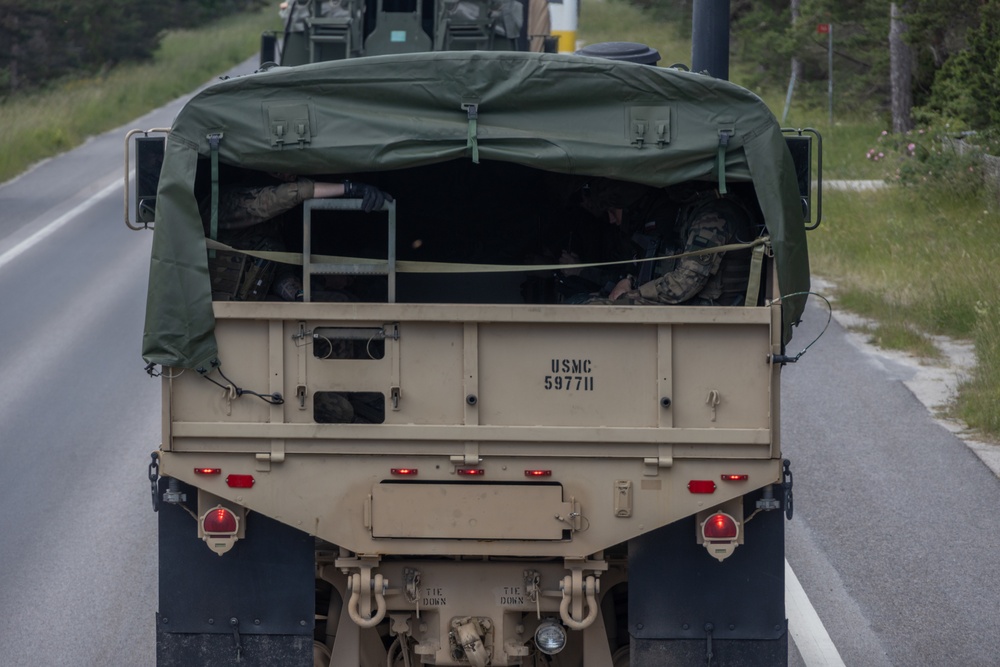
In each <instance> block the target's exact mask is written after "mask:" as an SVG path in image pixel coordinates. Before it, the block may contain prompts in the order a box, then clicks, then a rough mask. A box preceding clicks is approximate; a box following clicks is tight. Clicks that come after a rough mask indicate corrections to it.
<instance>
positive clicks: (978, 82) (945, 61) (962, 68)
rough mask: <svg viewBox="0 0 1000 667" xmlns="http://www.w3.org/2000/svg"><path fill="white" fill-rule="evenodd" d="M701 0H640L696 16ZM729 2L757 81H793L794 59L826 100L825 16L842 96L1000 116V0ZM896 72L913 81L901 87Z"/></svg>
mask: <svg viewBox="0 0 1000 667" xmlns="http://www.w3.org/2000/svg"><path fill="white" fill-rule="evenodd" d="M692 1H698V0H633V2H635V3H636V4H639V5H642V6H644V7H647V8H650V9H653V10H654V11H655V12H656V13H657V14H658V15H660V16H663V17H665V18H671V19H678V18H680V19H682V20H684V21H687V26H690V18H689V17H690V15H691V3H692ZM730 8H731V13H732V19H733V24H732V41H733V43H732V59H733V62H734V64H735V63H736V62H737V61H741V62H743V63H750V64H751V68H750V71H751V72H752V77H753V79H754V80H753V81H751V82H750V84H751V86H752V87H760V86H763V87H770V88H772V89H774V88H779V89H782V90H784V88H785V87H786V86H787V85H788V82H789V78H790V75H791V72H792V69H793V67H794V68H796V79H797V83H796V88H795V96H796V99H799V100H806V101H807V102H813V103H815V104H817V105H820V104H824V97H825V95H826V92H827V81H828V76H829V71H828V64H827V63H828V44H829V42H828V35H827V34H825V33H819V32H817V26H818V25H820V24H829V25H830V26H831V27H832V30H833V69H834V74H833V78H834V91H835V97H836V98H839V99H841V100H845V101H846V100H849V101H850V102H845V103H844V106H845V107H847V106H850V107H851V108H857V107H858V106H859V104H858V101H860V100H863V101H865V102H866V103H871V106H872V108H873V110H875V111H884V112H885V113H886V114H887V115H890V114H891V115H893V116H895V115H897V114H903V115H905V116H907V118H901V119H898V120H901V121H904V122H902V124H901V125H899V126H898V127H906V125H907V122H912V119H913V117H918V118H919V119H920V120H928V119H930V118H932V117H933V118H937V119H943V120H946V121H952V122H954V121H958V122H959V123H960V124H962V125H964V126H966V127H969V128H972V129H979V130H986V129H990V128H993V129H996V128H998V126H1000V103H998V102H997V100H998V99H1000V0H896V1H895V2H890V1H889V0H731V2H730ZM890 34H893V35H894V36H898V40H890ZM890 41H896V42H897V43H896V44H894V46H895V47H897V48H895V49H894V50H892V51H890ZM900 45H902V46H903V47H905V48H902V49H900V48H898V47H899V46H900ZM891 53H892V54H894V55H892V56H891V55H890V54H891ZM906 68H909V69H908V71H901V69H902V70H905V69H906ZM894 81H895V82H897V83H898V82H906V83H905V85H906V87H907V89H906V90H904V91H898V90H897V91H895V92H894V91H893V83H894ZM894 100H895V101H897V102H899V100H903V101H904V102H906V103H905V104H894ZM893 120H894V121H895V120H897V119H896V118H894V119H893ZM893 126H897V125H896V123H895V122H894V123H893Z"/></svg>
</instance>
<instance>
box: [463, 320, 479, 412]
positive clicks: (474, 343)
mask: <svg viewBox="0 0 1000 667" xmlns="http://www.w3.org/2000/svg"><path fill="white" fill-rule="evenodd" d="M462 339H463V340H462V355H463V358H462V360H463V364H462V371H463V374H462V380H463V388H464V389H465V424H466V425H477V424H479V323H478V322H466V323H465V325H464V330H463V336H462Z"/></svg>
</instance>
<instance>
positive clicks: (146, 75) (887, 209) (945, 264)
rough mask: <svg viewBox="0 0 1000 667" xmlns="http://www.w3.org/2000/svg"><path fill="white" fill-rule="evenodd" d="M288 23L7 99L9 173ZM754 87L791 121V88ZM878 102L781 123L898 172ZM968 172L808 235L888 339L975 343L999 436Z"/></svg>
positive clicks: (848, 175)
mask: <svg viewBox="0 0 1000 667" xmlns="http://www.w3.org/2000/svg"><path fill="white" fill-rule="evenodd" d="M277 23H278V19H277V17H276V12H275V11H274V8H273V7H269V8H267V9H265V10H263V11H262V12H261V13H259V14H252V15H244V16H237V17H232V18H231V19H229V20H226V21H223V22H220V23H218V24H216V25H213V26H211V27H209V28H206V29H204V30H201V31H197V32H173V33H170V34H168V35H167V36H166V38H165V39H164V41H163V45H162V47H161V49H160V51H159V52H158V53H157V54H156V59H155V61H154V62H153V63H150V64H148V65H135V66H127V67H119V68H116V69H114V70H112V71H110V72H109V73H108V74H107V75H106V76H103V77H95V78H89V79H81V80H77V81H68V82H63V83H62V84H60V85H57V86H53V87H52V89H51V90H49V91H47V92H44V93H39V94H35V95H31V96H28V97H24V98H18V99H12V100H7V101H5V102H4V103H0V181H4V180H7V179H8V178H11V177H12V176H14V175H16V174H18V173H20V172H22V171H23V170H24V169H26V168H27V167H28V166H30V165H31V164H33V163H34V162H37V161H38V160H41V159H44V158H47V157H50V156H52V155H55V154H57V153H59V152H61V151H64V150H67V149H69V148H72V147H73V146H76V145H78V144H79V143H81V142H82V141H83V140H84V139H86V138H87V137H88V136H92V135H94V134H98V133H100V132H103V131H106V130H108V129H112V128H114V127H117V126H119V125H122V124H124V123H126V122H128V121H129V120H131V119H134V118H136V117H138V116H140V115H143V114H145V113H146V112H148V111H150V110H151V109H154V108H156V107H158V106H160V105H162V104H164V103H166V102H168V101H170V100H173V99H175V98H176V97H178V96H180V95H183V94H185V93H187V92H189V91H191V90H192V89H194V88H196V87H197V86H199V85H201V84H202V83H204V82H206V81H208V80H210V79H211V78H212V77H213V76H215V75H217V74H218V73H220V72H223V71H225V70H226V69H228V68H229V67H231V66H233V65H235V64H237V63H239V62H241V61H243V60H245V59H246V58H248V57H250V56H251V55H252V54H253V53H255V52H256V50H257V48H258V46H259V35H260V33H261V31H263V30H267V29H274V28H276V27H277ZM577 34H578V38H579V39H580V40H581V41H583V42H585V43H588V44H592V43H595V42H602V41H632V42H641V43H644V44H648V45H650V46H653V47H654V48H656V49H657V50H659V51H660V54H661V56H662V60H661V62H660V64H661V65H671V64H673V63H676V62H682V63H688V64H690V57H691V41H690V37H689V35H690V26H689V25H688V26H684V25H678V24H676V23H671V22H664V21H661V20H656V19H654V18H653V17H652V16H651V15H649V14H647V13H645V12H643V11H642V10H639V9H637V8H635V7H633V6H631V5H629V4H627V2H625V0H585V1H584V4H583V6H582V10H581V17H580V25H579V30H578V33H577ZM747 67H749V65H743V64H740V63H738V62H734V63H732V64H731V69H730V75H731V78H732V79H733V81H734V82H736V83H740V82H741V79H742V80H747V76H746V74H747V72H748V70H747V69H746V68H747ZM756 92H757V93H758V94H760V95H761V97H762V99H764V101H765V102H766V103H767V104H768V105H769V106H770V108H771V109H772V111H773V112H774V113H775V115H776V116H778V117H779V118H780V116H781V114H782V111H783V109H784V103H785V92H786V91H785V90H764V91H756ZM868 104H870V102H868V101H857V100H848V99H837V100H836V104H835V107H834V122H833V123H832V124H831V123H830V122H829V119H828V112H827V108H826V105H825V104H820V105H817V104H816V103H813V104H812V105H806V104H803V103H802V102H801V101H800V100H799V99H795V100H793V104H792V106H791V109H790V111H789V114H788V117H787V119H786V121H785V123H784V125H785V126H787V127H812V128H815V129H816V130H818V131H819V132H820V133H821V134H822V135H823V140H824V142H823V149H824V151H823V160H824V164H823V167H824V171H823V176H824V179H825V180H832V179H881V178H883V177H886V176H892V175H893V173H894V171H895V165H896V163H895V162H894V161H893V160H884V161H879V162H875V161H873V160H870V159H867V158H866V154H867V152H868V151H869V149H872V148H884V143H883V142H880V140H879V137H880V135H881V133H882V132H883V131H884V130H886V129H888V123H887V121H886V116H885V113H884V111H880V110H877V109H872V108H870V107H868V106H866V105H868ZM970 178H971V176H970ZM967 182H968V178H965V177H964V175H962V174H959V176H958V177H957V178H956V179H955V180H953V181H952V183H950V184H949V183H947V182H944V183H941V182H934V181H932V182H929V183H927V184H925V185H922V186H920V187H902V186H892V187H889V188H886V189H884V190H880V191H876V192H842V191H840V192H838V191H832V190H827V191H826V192H824V196H823V218H824V220H823V224H822V225H821V226H820V227H819V229H817V230H816V231H813V232H810V234H809V244H810V253H811V258H812V266H813V270H814V273H815V274H816V275H818V276H822V277H824V278H827V279H829V280H830V281H832V282H833V283H834V284H835V285H836V288H835V290H836V294H835V296H836V297H837V303H838V307H839V308H843V309H846V310H850V311H852V312H856V313H858V314H861V315H864V316H866V317H868V318H869V319H871V320H873V321H874V322H875V324H874V325H873V326H872V328H871V329H870V331H868V332H867V333H868V335H869V336H870V337H871V338H872V339H873V341H875V342H877V343H878V344H880V345H883V346H886V347H892V348H896V349H903V350H907V351H910V352H912V353H914V354H917V355H919V356H921V357H924V358H928V359H934V358H935V357H937V356H938V354H939V353H938V352H937V351H936V349H935V348H934V346H933V341H932V339H931V338H929V336H928V335H929V334H944V335H948V336H952V337H956V338H962V339H968V340H972V341H973V342H974V344H975V349H976V354H977V357H978V365H977V368H976V371H975V373H974V376H973V378H972V379H971V380H970V381H969V382H968V383H966V384H964V385H963V386H962V387H960V394H959V398H958V402H957V405H956V406H955V413H956V415H957V416H959V417H961V418H962V419H963V420H965V421H966V422H967V423H968V424H969V425H970V426H972V427H974V428H978V429H981V430H982V431H983V432H985V433H988V434H990V435H992V436H994V437H997V436H1000V410H998V409H997V406H998V405H1000V301H998V296H997V295H998V294H1000V270H998V268H1000V267H998V260H997V257H996V251H995V250H994V249H995V248H998V247H1000V206H998V202H997V201H996V199H995V198H994V199H990V198H989V197H986V196H983V195H981V194H979V193H977V192H976V191H974V190H973V189H971V188H969V187H967V186H966V183H967ZM819 344H822V341H821V342H820V343H819Z"/></svg>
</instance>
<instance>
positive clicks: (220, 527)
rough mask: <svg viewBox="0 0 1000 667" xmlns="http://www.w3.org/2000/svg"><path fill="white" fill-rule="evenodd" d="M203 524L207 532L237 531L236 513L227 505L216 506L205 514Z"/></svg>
mask: <svg viewBox="0 0 1000 667" xmlns="http://www.w3.org/2000/svg"><path fill="white" fill-rule="evenodd" d="M201 525H202V528H203V529H204V530H205V532H206V533H235V532H236V515H235V514H233V513H232V512H230V511H229V510H227V509H226V508H225V507H216V508H214V509H211V510H209V511H208V513H207V514H205V518H204V519H203V520H202V522H201Z"/></svg>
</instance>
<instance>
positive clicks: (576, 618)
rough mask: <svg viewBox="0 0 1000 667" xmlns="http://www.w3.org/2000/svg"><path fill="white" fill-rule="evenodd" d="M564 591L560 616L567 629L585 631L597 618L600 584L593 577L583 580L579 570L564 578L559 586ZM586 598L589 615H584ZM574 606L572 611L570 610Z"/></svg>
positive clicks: (560, 604) (560, 605)
mask: <svg viewBox="0 0 1000 667" xmlns="http://www.w3.org/2000/svg"><path fill="white" fill-rule="evenodd" d="M559 588H560V589H561V590H562V601H561V602H560V603H559V616H560V617H561V618H562V622H563V623H564V624H565V625H566V627H568V628H570V629H572V630H583V629H585V628H587V627H588V626H590V624H591V623H593V622H594V620H595V619H596V618H597V611H598V607H597V593H598V592H599V591H600V582H599V580H598V579H597V577H594V576H593V575H591V576H588V577H587V578H586V579H584V578H583V574H582V573H581V572H580V571H579V570H574V571H573V574H572V575H567V576H565V577H563V580H562V583H560V584H559ZM585 596H586V600H587V615H586V616H584V615H583V601H584V597H585ZM571 606H572V609H571V608H570V607H571Z"/></svg>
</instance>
